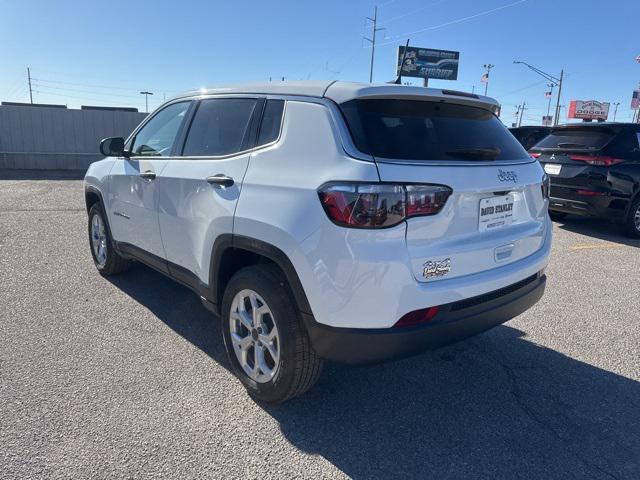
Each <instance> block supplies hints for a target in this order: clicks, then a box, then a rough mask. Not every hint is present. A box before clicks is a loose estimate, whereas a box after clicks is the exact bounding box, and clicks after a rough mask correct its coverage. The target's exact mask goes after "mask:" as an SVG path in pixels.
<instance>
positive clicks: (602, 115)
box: [568, 100, 609, 120]
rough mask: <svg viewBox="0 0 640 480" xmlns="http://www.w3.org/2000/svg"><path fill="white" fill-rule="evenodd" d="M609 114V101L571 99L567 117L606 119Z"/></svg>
mask: <svg viewBox="0 0 640 480" xmlns="http://www.w3.org/2000/svg"><path fill="white" fill-rule="evenodd" d="M608 116H609V103H608V102H597V101H595V100H571V103H570V104H569V115H568V117H569V118H583V119H591V120H606V119H607V117H608Z"/></svg>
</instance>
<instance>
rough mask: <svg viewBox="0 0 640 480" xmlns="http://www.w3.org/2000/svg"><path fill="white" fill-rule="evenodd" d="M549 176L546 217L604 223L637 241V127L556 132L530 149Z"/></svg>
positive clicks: (639, 233)
mask: <svg viewBox="0 0 640 480" xmlns="http://www.w3.org/2000/svg"><path fill="white" fill-rule="evenodd" d="M530 153H531V154H532V156H534V157H536V158H537V159H538V160H539V161H540V163H541V164H542V165H543V167H544V169H545V171H546V173H547V174H548V175H549V176H550V177H551V201H550V205H549V208H550V213H551V216H552V218H554V219H560V218H562V217H564V216H566V215H567V214H569V213H574V214H577V215H588V216H596V217H601V218H608V219H611V220H614V221H616V222H619V223H621V224H622V225H624V228H625V230H626V232H627V234H628V235H629V236H631V237H636V238H638V237H640V125H639V124H634V123H607V122H602V123H580V124H573V125H564V126H560V127H556V128H554V129H553V130H552V131H551V134H550V135H548V136H547V137H545V138H544V139H543V140H542V141H540V142H539V143H538V144H536V145H535V146H534V147H533V148H532V149H531V150H530Z"/></svg>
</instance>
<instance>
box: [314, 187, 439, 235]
mask: <svg viewBox="0 0 640 480" xmlns="http://www.w3.org/2000/svg"><path fill="white" fill-rule="evenodd" d="M451 192H452V190H451V189H450V188H449V187H447V186H444V185H404V184H388V183H368V184H364V183H331V184H327V185H325V186H323V187H320V189H319V190H318V195H319V197H320V202H321V203H322V207H323V208H324V211H325V212H326V213H327V215H328V217H329V218H330V219H331V221H332V222H333V223H335V224H337V225H340V226H343V227H352V228H385V227H392V226H394V225H397V224H399V223H401V222H402V221H404V220H406V219H407V218H410V217H418V216H425V215H435V214H436V213H438V212H440V210H442V207H444V205H445V203H446V202H447V199H448V198H449V195H451Z"/></svg>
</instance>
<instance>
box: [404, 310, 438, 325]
mask: <svg viewBox="0 0 640 480" xmlns="http://www.w3.org/2000/svg"><path fill="white" fill-rule="evenodd" d="M437 314H438V307H429V308H423V309H422V310H414V311H413V312H409V313H407V314H405V315H403V316H402V317H400V320H398V321H397V322H396V323H395V325H394V326H393V327H394V328H397V327H415V326H416V325H422V324H424V323H428V322H430V321H431V320H433V318H434V317H435V316H436V315H437Z"/></svg>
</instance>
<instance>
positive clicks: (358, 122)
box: [340, 99, 528, 160]
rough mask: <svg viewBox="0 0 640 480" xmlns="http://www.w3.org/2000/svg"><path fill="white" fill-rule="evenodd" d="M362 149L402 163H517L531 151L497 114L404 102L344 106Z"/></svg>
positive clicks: (360, 102) (376, 101)
mask: <svg viewBox="0 0 640 480" xmlns="http://www.w3.org/2000/svg"><path fill="white" fill-rule="evenodd" d="M340 107H341V109H342V112H343V114H344V116H345V119H346V121H347V124H348V126H349V130H350V131H351V134H352V136H353V140H354V143H355V144H356V147H357V148H358V150H360V151H361V152H364V153H368V154H370V155H373V156H374V157H380V158H390V159H401V160H513V159H521V158H528V155H527V152H526V151H525V150H524V148H522V146H521V145H520V144H519V143H518V142H517V140H516V139H515V138H514V137H513V135H511V133H510V132H509V130H507V128H506V127H505V126H504V125H503V124H502V122H500V120H498V117H496V116H495V115H494V114H493V113H491V112H489V111H487V110H484V109H481V108H476V107H470V106H465V105H456V104H451V103H442V102H430V101H420V100H401V99H370V100H351V101H349V102H346V103H343V104H341V105H340Z"/></svg>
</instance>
